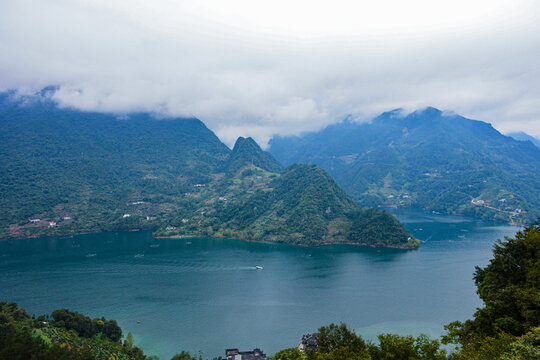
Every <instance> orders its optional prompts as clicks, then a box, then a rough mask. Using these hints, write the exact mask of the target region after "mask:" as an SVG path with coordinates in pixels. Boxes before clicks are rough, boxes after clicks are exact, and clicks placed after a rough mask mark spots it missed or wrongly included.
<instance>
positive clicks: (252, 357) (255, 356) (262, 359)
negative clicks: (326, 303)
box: [222, 333, 319, 360]
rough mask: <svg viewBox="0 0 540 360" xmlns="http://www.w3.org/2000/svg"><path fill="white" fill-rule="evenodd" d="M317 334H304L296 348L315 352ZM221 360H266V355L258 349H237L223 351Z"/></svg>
mask: <svg viewBox="0 0 540 360" xmlns="http://www.w3.org/2000/svg"><path fill="white" fill-rule="evenodd" d="M318 335H319V334H317V333H313V334H305V335H303V336H302V340H300V343H299V344H298V346H297V348H298V350H300V351H301V352H303V353H305V352H306V351H317V336H318ZM222 360H266V354H265V353H264V352H263V351H262V350H261V349H259V348H255V349H253V351H239V350H238V349H227V350H225V357H224V358H223V359H222Z"/></svg>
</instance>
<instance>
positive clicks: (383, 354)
mask: <svg viewBox="0 0 540 360" xmlns="http://www.w3.org/2000/svg"><path fill="white" fill-rule="evenodd" d="M378 338H379V346H378V347H376V346H371V347H370V351H369V352H370V355H371V358H372V359H373V360H378V359H381V360H383V359H395V360H417V359H418V360H419V359H426V360H446V352H445V351H444V350H442V349H441V348H440V345H441V344H440V343H439V341H437V340H430V339H429V338H428V337H427V336H426V335H423V334H422V335H420V336H418V337H417V338H414V337H413V336H399V335H395V334H381V335H379V336H378Z"/></svg>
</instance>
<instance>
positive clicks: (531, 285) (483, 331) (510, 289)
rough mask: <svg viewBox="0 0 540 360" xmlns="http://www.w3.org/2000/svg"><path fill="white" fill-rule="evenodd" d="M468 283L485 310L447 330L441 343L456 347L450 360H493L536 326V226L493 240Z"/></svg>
mask: <svg viewBox="0 0 540 360" xmlns="http://www.w3.org/2000/svg"><path fill="white" fill-rule="evenodd" d="M474 281H475V284H476V286H477V293H478V295H480V298H481V299H482V300H483V301H484V305H485V306H484V307H483V308H480V309H478V310H477V311H476V313H475V314H474V318H473V319H472V320H467V321H465V322H464V323H461V322H459V321H456V322H453V323H451V324H449V325H447V326H446V330H447V333H446V335H445V336H443V343H447V344H456V345H458V346H459V349H458V350H459V353H458V354H457V355H455V358H456V359H461V358H463V359H493V358H494V357H493V356H495V354H497V355H500V354H503V353H505V352H506V351H508V349H509V347H510V344H511V343H512V342H513V341H514V340H515V339H516V336H520V335H523V334H525V333H527V331H529V329H531V328H533V327H535V326H536V327H537V326H539V325H540V222H538V221H537V222H536V223H535V224H532V225H530V226H528V227H526V228H525V229H524V230H522V231H518V232H517V233H516V236H515V238H508V237H506V238H505V240H503V241H501V240H498V241H497V243H496V244H495V246H494V247H493V258H492V259H491V260H490V263H489V264H488V265H487V266H486V267H485V268H480V267H477V268H476V272H475V274H474ZM460 354H461V355H460Z"/></svg>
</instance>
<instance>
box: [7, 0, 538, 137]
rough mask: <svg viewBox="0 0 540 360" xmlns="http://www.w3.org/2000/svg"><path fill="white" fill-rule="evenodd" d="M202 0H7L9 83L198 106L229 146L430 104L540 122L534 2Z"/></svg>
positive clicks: (186, 108)
mask: <svg viewBox="0 0 540 360" xmlns="http://www.w3.org/2000/svg"><path fill="white" fill-rule="evenodd" d="M200 3H201V2H196V1H182V2H178V1H172V0H159V1H157V0H156V1H152V2H146V1H135V0H132V1H127V0H122V1H120V0H116V1H111V0H109V1H104V0H103V1H102V0H94V1H84V0H78V1H77V0H48V1H39V0H0V53H1V54H2V56H0V89H12V88H15V89H19V90H20V91H22V92H25V91H35V90H37V89H40V88H42V87H45V86H48V85H55V86H58V90H57V91H56V92H55V93H54V95H53V98H54V99H55V100H56V101H58V103H59V104H60V105H61V106H71V107H76V108H79V109H83V110H98V111H112V112H120V113H122V112H132V111H152V112H156V113H160V114H167V115H175V116H195V117H198V118H200V119H201V120H203V121H204V122H205V123H206V124H207V125H208V126H209V127H210V128H211V129H212V130H214V131H215V132H216V133H217V134H218V136H220V137H221V138H222V139H223V140H224V141H225V142H226V143H228V144H231V143H232V142H234V139H235V138H236V137H237V136H240V135H243V136H253V137H255V138H256V139H257V140H258V141H259V142H261V143H263V144H264V143H265V142H266V141H267V140H268V139H269V138H270V137H271V136H272V135H274V134H282V135H287V134H298V133H300V132H304V131H309V130H315V129H318V128H321V127H323V126H325V125H327V124H329V123H332V122H336V121H339V120H341V119H343V118H345V117H346V116H347V115H348V114H352V116H353V118H355V119H358V120H366V119H369V118H371V117H372V116H374V115H377V114H378V113H380V112H382V111H387V110H391V109H394V108H398V107H400V108H406V109H411V110H412V109H415V108H422V107H425V106H435V107H439V108H441V109H445V110H452V111H455V112H457V113H460V114H462V115H465V116H468V117H472V118H477V119H481V120H484V121H488V122H491V123H493V124H494V126H496V127H497V128H498V129H500V130H501V131H503V132H506V131H513V130H522V131H526V132H528V133H531V134H533V135H536V136H540V121H539V118H540V66H539V62H538V58H540V36H539V35H538V34H540V21H538V20H540V5H538V4H537V3H536V2H534V1H528V0H522V1H517V0H514V1H505V0H491V1H483V0H482V1H476V2H475V1H472V2H471V1H464V0H463V1H462V0H454V1H441V2H437V1H425V0H413V1H408V2H403V1H397V0H386V1H380V2H377V3H380V4H379V5H376V6H375V5H369V6H367V5H359V4H357V2H350V1H335V2H319V1H310V2H308V1H303V0H302V1H298V2H289V3H287V2H284V1H273V2H267V1H261V2H253V1H245V0H232V1H228V2H223V1H205V2H203V3H204V5H201V4H200ZM255 3H257V4H258V7H257V6H255V5H254V4H255ZM434 3H436V4H438V6H439V7H440V8H438V7H436V6H434V5H433V4H434ZM404 4H408V5H407V6H405V5H404Z"/></svg>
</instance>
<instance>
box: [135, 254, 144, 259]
mask: <svg viewBox="0 0 540 360" xmlns="http://www.w3.org/2000/svg"><path fill="white" fill-rule="evenodd" d="M142 257H144V254H137V255H135V256H134V258H136V259H138V258H142Z"/></svg>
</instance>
